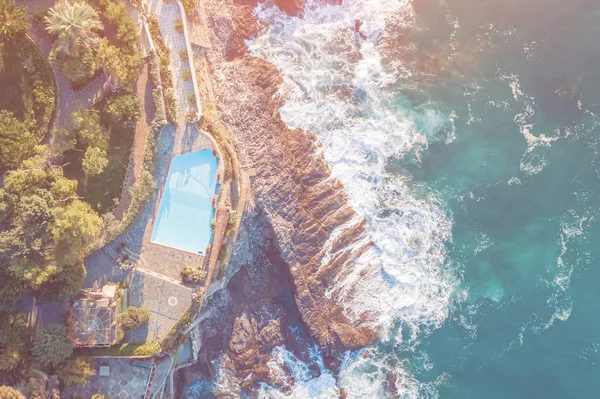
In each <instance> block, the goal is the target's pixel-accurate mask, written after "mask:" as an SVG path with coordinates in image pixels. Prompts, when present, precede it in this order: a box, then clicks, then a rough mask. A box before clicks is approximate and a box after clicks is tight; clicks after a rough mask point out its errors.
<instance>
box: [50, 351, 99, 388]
mask: <svg viewBox="0 0 600 399" xmlns="http://www.w3.org/2000/svg"><path fill="white" fill-rule="evenodd" d="M56 374H57V375H58V378H59V379H60V380H61V381H62V382H63V384H64V385H65V386H69V385H72V384H80V385H85V384H86V383H87V381H88V380H89V378H90V377H92V376H94V375H96V370H95V368H93V367H92V365H91V363H90V362H89V361H88V360H86V359H84V358H82V357H78V358H75V359H70V360H67V361H65V362H63V363H60V364H59V365H58V366H56Z"/></svg>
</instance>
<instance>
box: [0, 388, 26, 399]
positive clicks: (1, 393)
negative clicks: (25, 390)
mask: <svg viewBox="0 0 600 399" xmlns="http://www.w3.org/2000/svg"><path fill="white" fill-rule="evenodd" d="M0 398H2V399H25V396H23V395H22V394H21V392H19V391H17V390H16V389H14V388H11V387H4V386H2V387H0Z"/></svg>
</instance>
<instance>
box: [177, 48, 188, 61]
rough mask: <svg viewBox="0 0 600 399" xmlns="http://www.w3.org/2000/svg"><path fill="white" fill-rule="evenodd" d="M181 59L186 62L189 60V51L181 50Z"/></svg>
mask: <svg viewBox="0 0 600 399" xmlns="http://www.w3.org/2000/svg"><path fill="white" fill-rule="evenodd" d="M179 58H181V59H182V60H184V61H187V60H189V57H188V52H187V50H179Z"/></svg>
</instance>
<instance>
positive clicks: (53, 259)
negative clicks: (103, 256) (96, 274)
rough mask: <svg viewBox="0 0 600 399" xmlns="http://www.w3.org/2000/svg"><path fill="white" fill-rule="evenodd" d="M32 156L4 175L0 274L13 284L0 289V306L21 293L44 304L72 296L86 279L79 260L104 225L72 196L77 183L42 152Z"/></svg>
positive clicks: (0, 205) (0, 206) (38, 149)
mask: <svg viewBox="0 0 600 399" xmlns="http://www.w3.org/2000/svg"><path fill="white" fill-rule="evenodd" d="M34 151H35V154H34V156H33V157H31V158H28V159H26V160H25V161H23V162H22V165H21V167H20V168H18V169H15V170H12V171H9V172H8V173H7V174H6V176H5V179H4V187H3V188H2V189H0V226H1V227H0V275H7V274H8V275H9V276H10V277H11V278H12V279H14V280H15V281H11V284H10V285H9V286H7V287H4V288H3V289H0V302H6V301H7V300H10V295H12V294H13V293H18V292H20V291H21V290H22V289H23V288H30V289H32V290H33V291H34V292H35V293H36V295H37V296H38V298H45V299H58V298H64V297H68V296H70V295H72V294H73V293H75V292H76V291H77V290H78V289H79V288H80V287H81V283H82V281H83V278H84V276H85V269H84V268H83V258H84V257H85V255H86V254H87V253H88V252H89V251H90V250H91V249H92V246H93V243H95V241H96V240H97V239H98V238H99V236H100V232H101V229H102V225H103V222H102V218H101V217H100V216H98V214H97V213H96V212H95V211H94V210H92V209H91V207H90V206H89V205H88V204H87V203H85V202H83V201H81V200H79V199H78V198H77V197H76V195H75V190H76V189H77V182H76V181H73V180H69V179H67V178H65V177H64V176H63V172H62V168H60V167H58V166H55V165H53V164H52V162H51V161H50V160H49V159H48V156H47V153H46V147H45V146H37V147H35V150H34ZM13 283H14V284H13Z"/></svg>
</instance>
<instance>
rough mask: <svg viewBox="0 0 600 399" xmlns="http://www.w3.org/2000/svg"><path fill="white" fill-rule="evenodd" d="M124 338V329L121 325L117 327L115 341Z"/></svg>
mask: <svg viewBox="0 0 600 399" xmlns="http://www.w3.org/2000/svg"><path fill="white" fill-rule="evenodd" d="M123 338H125V331H124V330H123V329H122V328H121V326H118V327H117V342H121V341H122V340H123Z"/></svg>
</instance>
